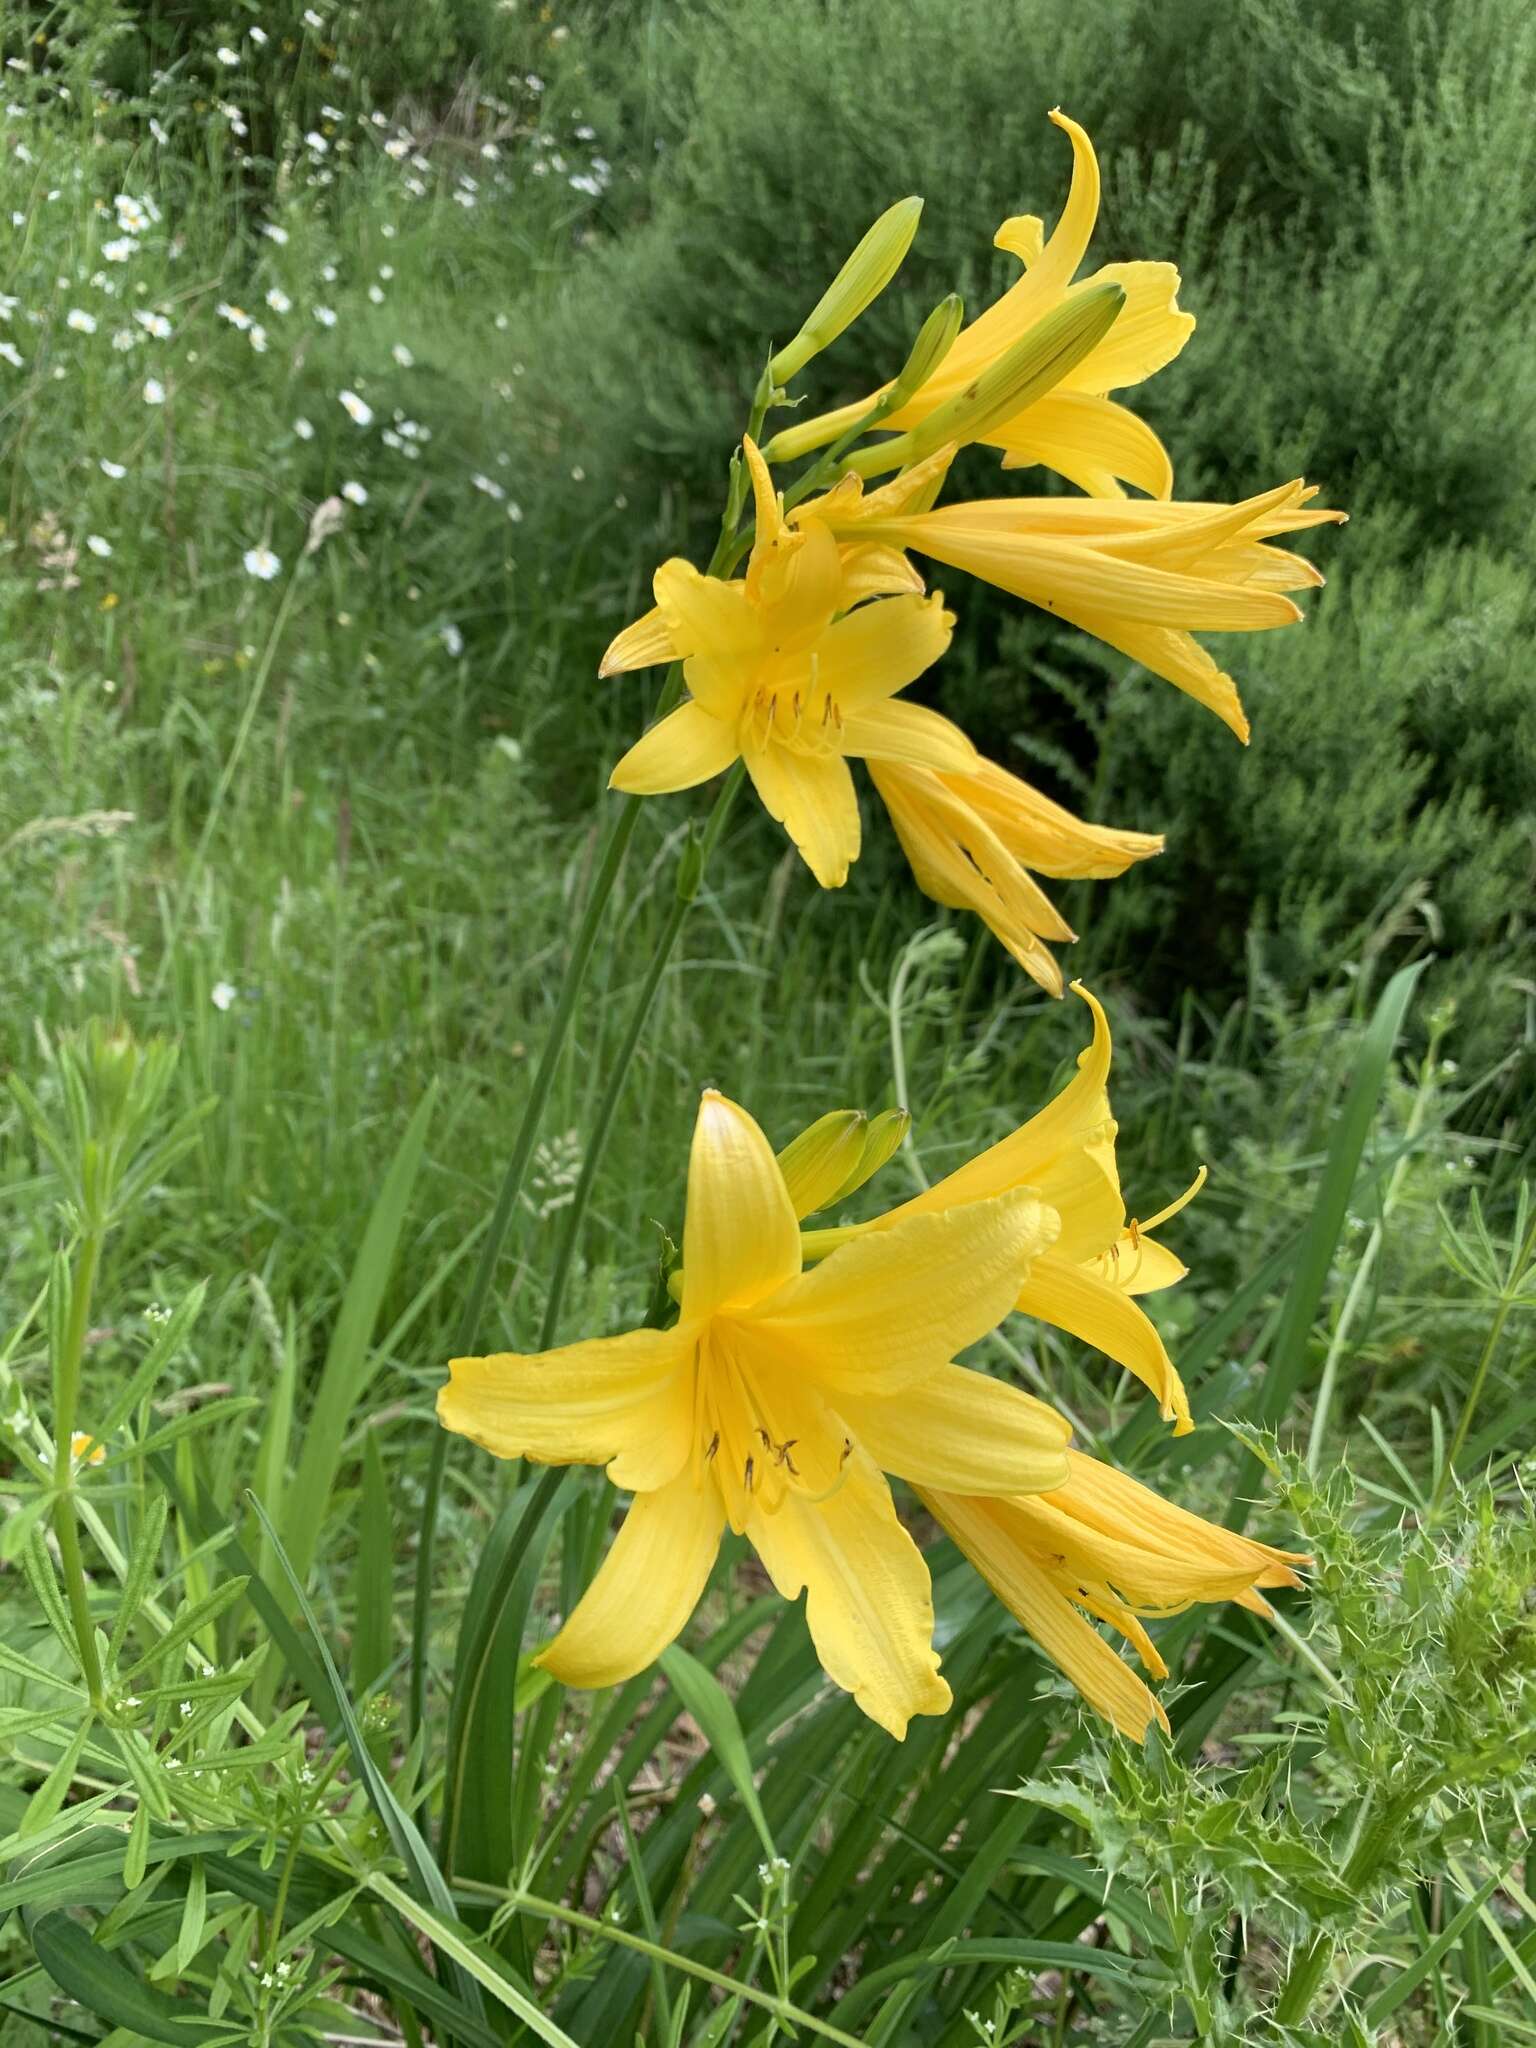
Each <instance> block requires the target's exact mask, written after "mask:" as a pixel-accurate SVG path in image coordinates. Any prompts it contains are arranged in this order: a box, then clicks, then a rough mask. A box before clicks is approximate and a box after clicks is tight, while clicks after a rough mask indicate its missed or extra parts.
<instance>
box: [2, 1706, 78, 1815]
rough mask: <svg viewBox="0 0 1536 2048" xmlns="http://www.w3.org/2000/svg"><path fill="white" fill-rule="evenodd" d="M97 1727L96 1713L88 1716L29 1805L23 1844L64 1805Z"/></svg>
mask: <svg viewBox="0 0 1536 2048" xmlns="http://www.w3.org/2000/svg"><path fill="white" fill-rule="evenodd" d="M95 1725H96V1716H95V1715H94V1714H93V1713H87V1714H86V1715H85V1716H84V1718H83V1719H82V1720H81V1723H80V1726H79V1727H78V1728H77V1729H76V1730H75V1733H74V1735H73V1737H72V1738H71V1740H70V1742H69V1743H68V1745H67V1746H66V1748H65V1749H64V1751H63V1753H62V1754H61V1755H60V1757H59V1760H58V1762H57V1763H56V1764H55V1765H54V1767H53V1769H52V1770H51V1771H50V1772H49V1773H48V1775H47V1777H46V1778H44V1780H43V1782H42V1784H41V1785H39V1786H38V1788H37V1790H36V1791H35V1792H34V1793H33V1794H32V1797H31V1798H30V1799H29V1800H28V1801H27V1810H26V1812H25V1813H24V1814H23V1815H22V1817H21V1825H20V1826H19V1827H18V1828H17V1830H16V1832H17V1834H18V1835H19V1836H21V1837H22V1839H23V1840H26V1839H27V1838H29V1837H30V1836H32V1835H37V1834H40V1833H41V1832H42V1830H43V1829H44V1828H46V1827H47V1825H48V1823H49V1822H50V1821H51V1820H52V1819H53V1818H54V1816H55V1814H57V1812H58V1811H59V1808H60V1807H61V1806H62V1805H63V1804H64V1800H65V1796H66V1794H67V1793H68V1791H69V1788H70V1786H71V1785H72V1784H73V1783H74V1781H75V1772H76V1770H77V1769H78V1768H79V1765H80V1758H81V1755H82V1753H83V1752H84V1749H85V1745H86V1742H87V1741H88V1740H89V1738H90V1733H91V1730H92V1729H93V1728H94V1727H95Z"/></svg>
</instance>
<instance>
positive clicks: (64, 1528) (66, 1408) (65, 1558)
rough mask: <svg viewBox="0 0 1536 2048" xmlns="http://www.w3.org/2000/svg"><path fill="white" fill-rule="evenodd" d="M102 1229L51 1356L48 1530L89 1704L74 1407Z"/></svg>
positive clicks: (93, 1680)
mask: <svg viewBox="0 0 1536 2048" xmlns="http://www.w3.org/2000/svg"><path fill="white" fill-rule="evenodd" d="M101 1242H102V1232H101V1231H100V1230H99V1229H97V1230H88V1231H87V1232H86V1234H85V1236H84V1237H83V1238H82V1239H81V1242H80V1256H79V1260H78V1262H77V1264H76V1266H75V1270H74V1273H73V1275H72V1276H71V1280H70V1294H69V1314H68V1316H67V1318H66V1319H65V1324H64V1337H63V1342H62V1344H61V1346H60V1348H59V1350H58V1353H57V1355H56V1356H55V1358H54V1361H53V1474H54V1480H55V1482H56V1484H57V1486H58V1494H57V1497H56V1498H55V1500H54V1504H53V1530H54V1534H55V1536H56V1537H57V1538H58V1543H59V1561H60V1563H61V1564H62V1566H63V1568H64V1591H65V1595H66V1597H67V1598H68V1601H69V1613H70V1619H71V1621H72V1622H73V1623H74V1630H75V1648H76V1650H77V1651H78V1653H79V1657H80V1669H81V1671H82V1672H83V1674H84V1676H85V1683H86V1688H87V1690H88V1691H89V1693H90V1696H91V1704H92V1706H95V1707H99V1706H100V1705H101V1703H102V1696H103V1688H102V1681H101V1659H100V1658H99V1657H98V1656H97V1654H96V1629H95V1624H94V1623H93V1622H92V1620H91V1606H90V1596H89V1593H88V1591H87V1588H86V1581H85V1564H84V1561H83V1560H82V1558H81V1555H80V1527H79V1523H78V1521H77V1519H76V1515H75V1498H74V1485H75V1456H74V1448H73V1443H74V1434H75V1411H76V1407H77V1404H78V1400H79V1394H80V1362H81V1359H82V1358H83V1357H84V1355H85V1337H86V1332H87V1330H88V1329H89V1328H90V1318H91V1295H92V1293H93V1292H94V1290H95V1286H96V1269H97V1267H98V1266H99V1264H100V1263H101Z"/></svg>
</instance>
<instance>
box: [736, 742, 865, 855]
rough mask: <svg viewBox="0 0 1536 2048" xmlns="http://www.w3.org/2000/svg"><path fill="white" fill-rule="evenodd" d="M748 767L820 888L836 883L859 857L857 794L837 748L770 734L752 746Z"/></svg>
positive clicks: (769, 810)
mask: <svg viewBox="0 0 1536 2048" xmlns="http://www.w3.org/2000/svg"><path fill="white" fill-rule="evenodd" d="M746 763H747V772H748V774H749V775H750V776H751V777H752V782H753V785H754V787H755V788H756V790H757V793H758V795H759V796H760V797H761V798H762V801H763V808H764V810H765V811H767V813H768V815H769V817H770V818H775V819H777V820H778V822H779V823H780V824H781V825H782V826H783V827H784V829H785V831H786V832H787V833H788V834H789V836H790V838H791V839H792V840H793V841H794V842H795V845H796V847H797V848H798V849H799V852H800V856H801V858H802V860H804V862H805V864H806V866H807V867H808V868H809V869H810V871H811V873H812V874H813V875H814V876H815V877H816V879H817V881H818V882H820V884H821V886H822V887H823V889H840V888H841V887H842V886H843V884H844V882H846V881H847V879H848V870H849V868H850V867H851V865H852V864H853V862H854V861H856V860H857V859H858V857H859V838H860V828H859V800H858V797H857V796H856V795H855V794H854V788H853V777H852V776H851V775H850V774H849V772H848V763H847V762H846V761H845V760H844V759H843V757H842V756H841V754H803V753H797V752H794V751H792V750H791V749H790V748H789V747H787V746H781V745H779V744H778V743H777V742H776V741H772V740H770V741H769V743H768V745H767V746H765V747H750V748H748V750H747V754H746Z"/></svg>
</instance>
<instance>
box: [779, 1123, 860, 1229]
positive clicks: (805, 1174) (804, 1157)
mask: <svg viewBox="0 0 1536 2048" xmlns="http://www.w3.org/2000/svg"><path fill="white" fill-rule="evenodd" d="M868 1128H869V1126H868V1122H867V1119H866V1118H865V1116H864V1112H863V1111H862V1110H859V1109H832V1110H828V1112H827V1114H826V1115H825V1116H823V1117H818V1118H817V1119H816V1121H815V1123H813V1124H811V1125H809V1126H808V1127H807V1128H806V1129H805V1130H803V1131H802V1132H801V1133H800V1135H799V1137H798V1138H794V1139H792V1140H791V1141H790V1143H789V1144H787V1145H786V1146H785V1147H784V1150H783V1151H782V1152H781V1153H780V1154H779V1171H780V1172H781V1173H782V1174H783V1176H784V1185H785V1187H786V1188H787V1189H788V1190H789V1199H790V1201H791V1202H792V1203H793V1204H794V1209H795V1214H796V1215H797V1216H810V1215H813V1214H814V1213H815V1211H816V1210H818V1209H825V1208H826V1206H827V1204H828V1203H829V1202H831V1201H833V1200H834V1199H835V1198H836V1196H837V1195H838V1193H839V1191H840V1190H841V1189H842V1188H843V1187H844V1186H845V1185H846V1184H847V1182H848V1179H849V1177H850V1175H852V1174H854V1173H856V1172H857V1170H858V1165H859V1161H860V1160H861V1159H862V1157H863V1155H864V1138H865V1133H866V1131H867V1130H868Z"/></svg>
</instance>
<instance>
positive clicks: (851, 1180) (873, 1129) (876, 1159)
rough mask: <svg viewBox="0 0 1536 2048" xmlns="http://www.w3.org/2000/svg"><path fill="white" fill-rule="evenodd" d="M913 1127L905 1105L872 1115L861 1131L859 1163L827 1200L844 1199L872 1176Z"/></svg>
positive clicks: (829, 1205) (888, 1158)
mask: <svg viewBox="0 0 1536 2048" xmlns="http://www.w3.org/2000/svg"><path fill="white" fill-rule="evenodd" d="M911 1128H912V1112H911V1111H910V1110H907V1109H884V1110H882V1111H881V1112H880V1114H879V1116H876V1117H871V1118H870V1121H869V1124H868V1126H867V1127H866V1129H865V1132H864V1146H863V1150H862V1151H861V1152H860V1154H859V1163H858V1165H857V1166H856V1167H855V1168H854V1169H853V1171H852V1173H850V1174H849V1176H848V1178H847V1179H846V1180H845V1181H844V1182H843V1184H842V1186H841V1187H840V1188H839V1189H838V1190H837V1193H836V1194H835V1195H833V1196H832V1197H831V1199H830V1201H829V1202H828V1204H827V1206H828V1207H829V1208H830V1207H831V1204H832V1203H833V1202H841V1201H845V1200H846V1199H847V1197H848V1196H849V1195H851V1194H853V1193H854V1192H855V1190H856V1189H858V1188H861V1187H863V1185H864V1183H865V1181H867V1180H873V1179H874V1177H875V1175H876V1174H877V1173H878V1172H879V1171H880V1169H881V1167H882V1166H884V1165H885V1164H886V1163H887V1161H888V1160H890V1159H892V1158H893V1157H894V1156H895V1154H896V1151H897V1149H898V1147H899V1146H900V1145H901V1143H902V1141H903V1140H904V1139H905V1137H906V1135H907V1132H908V1131H909V1130H911Z"/></svg>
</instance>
